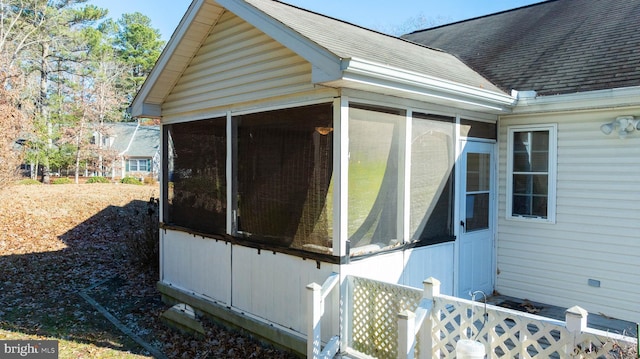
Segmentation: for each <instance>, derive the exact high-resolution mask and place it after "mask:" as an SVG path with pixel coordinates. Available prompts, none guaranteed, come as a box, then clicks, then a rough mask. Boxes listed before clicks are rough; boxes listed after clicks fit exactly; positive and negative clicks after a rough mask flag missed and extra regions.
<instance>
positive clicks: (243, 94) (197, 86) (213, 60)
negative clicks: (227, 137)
mask: <svg viewBox="0 0 640 359" xmlns="http://www.w3.org/2000/svg"><path fill="white" fill-rule="evenodd" d="M312 89H313V85H312V84H311V64H310V63H308V62H307V61H306V60H304V59H303V58H302V57H300V56H298V55H296V54H295V53H294V52H292V51H291V50H289V49H287V48H286V47H284V46H282V45H280V44H278V43H277V42H275V41H274V40H273V39H271V38H270V37H268V36H267V35H265V34H264V33H262V32H260V31H259V30H258V29H256V28H255V27H253V26H252V25H250V24H249V23H247V22H245V21H243V20H242V19H240V18H239V17H237V16H235V15H233V14H232V13H230V12H225V13H224V14H223V15H222V17H221V18H220V21H219V23H218V24H217V25H216V26H215V27H214V30H213V32H212V33H211V34H210V35H209V37H208V38H207V39H206V40H205V42H204V44H203V45H202V47H201V48H200V50H199V51H198V52H197V54H196V55H195V57H194V58H193V60H192V61H191V63H190V64H189V67H188V68H187V69H186V70H185V72H184V74H183V75H182V77H181V78H180V80H178V83H177V84H176V86H175V87H174V89H173V90H172V91H171V93H170V95H169V96H168V97H167V100H166V102H165V103H164V105H163V114H164V115H165V116H170V115H172V114H176V113H184V112H191V111H198V110H203V109H210V108H215V107H219V106H225V105H231V104H237V103H242V102H248V101H255V100H260V99H265V98H269V97H275V96H283V95H289V94H293V93H296V92H303V91H307V90H312Z"/></svg>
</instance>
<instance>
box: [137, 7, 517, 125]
mask: <svg viewBox="0 0 640 359" xmlns="http://www.w3.org/2000/svg"><path fill="white" fill-rule="evenodd" d="M225 11H230V12H232V13H233V14H235V15H236V16H238V17H240V18H242V19H243V20H244V21H247V22H248V23H250V24H251V25H252V26H254V27H256V28H257V29H259V30H260V31H262V32H264V33H265V34H267V35H268V36H269V37H270V38H272V39H274V41H277V42H279V43H280V44H282V45H284V46H285V47H287V48H289V49H290V50H292V51H294V52H295V53H296V54H298V55H299V56H301V57H302V58H304V59H306V60H307V61H309V62H310V63H311V69H312V77H311V79H312V81H313V83H315V84H323V85H327V86H335V87H348V85H349V84H359V85H361V84H363V83H364V84H367V86H374V87H375V86H378V88H379V89H382V88H384V89H389V88H390V87H391V88H394V91H396V92H393V93H391V92H389V93H390V94H400V93H402V92H404V93H407V94H409V93H411V94H415V93H422V94H424V95H425V96H431V97H432V98H449V99H451V100H453V101H462V102H463V103H467V104H470V105H472V106H477V105H480V106H482V107H489V108H493V109H497V110H501V109H502V108H504V106H509V105H510V104H511V103H512V102H513V101H512V99H511V98H510V96H508V95H507V94H506V93H504V92H503V91H501V90H500V89H499V88H498V87H496V86H495V85H494V84H492V83H491V82H490V81H488V80H487V79H486V78H484V77H483V76H481V75H479V74H478V73H477V72H475V71H474V70H472V69H471V68H469V67H468V66H467V65H465V64H464V63H463V62H462V61H460V60H459V59H457V58H456V57H455V56H452V55H450V54H447V53H445V52H442V51H439V50H435V49H432V48H428V47H426V46H421V45H417V44H414V43H411V42H409V41H406V40H403V39H399V38H396V37H392V36H388V35H384V34H381V33H377V32H375V31H371V30H367V29H364V28H361V27H358V26H355V25H352V24H349V23H346V22H343V21H340V20H336V19H333V18H329V17H326V16H323V15H320V14H316V13H313V12H310V11H307V10H303V9H300V8H297V7H294V6H291V5H288V4H285V3H282V2H279V1H275V0H194V2H193V3H192V4H191V6H190V7H189V9H188V10H187V13H186V15H185V16H184V17H183V19H182V21H181V22H180V25H179V26H178V29H177V30H176V31H175V32H174V35H173V36H172V38H171V40H170V41H169V43H168V44H167V48H166V49H165V51H163V53H162V54H161V56H160V59H159V60H158V62H157V64H156V66H155V67H154V69H153V70H152V72H151V74H150V76H149V77H148V78H147V81H146V82H145V83H144V84H143V86H142V88H141V90H140V91H139V93H138V95H137V96H136V98H135V99H134V102H133V103H132V106H131V109H132V115H133V116H134V117H137V116H147V117H160V116H161V115H162V109H161V106H162V104H163V103H164V101H165V100H166V98H167V96H168V95H169V94H170V92H171V90H172V88H173V87H174V86H175V85H176V83H177V81H178V79H179V78H180V76H182V74H183V73H184V71H185V69H186V68H187V67H188V65H189V62H190V61H191V60H192V59H193V56H194V55H195V54H196V53H197V50H198V49H199V47H200V46H201V45H202V43H203V41H205V39H206V38H207V36H208V34H210V33H211V31H212V29H213V28H214V27H215V26H216V23H217V22H218V21H219V19H220V17H221V15H222V14H223V13H224V12H225ZM381 82H384V83H381ZM398 82H402V84H401V85H400V86H395V83H398ZM449 95H452V96H451V97H448V96H449Z"/></svg>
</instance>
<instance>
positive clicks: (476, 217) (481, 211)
mask: <svg viewBox="0 0 640 359" xmlns="http://www.w3.org/2000/svg"><path fill="white" fill-rule="evenodd" d="M466 213H467V218H466V220H465V232H472V231H477V230H481V229H487V228H489V193H478V194H468V195H467V209H466Z"/></svg>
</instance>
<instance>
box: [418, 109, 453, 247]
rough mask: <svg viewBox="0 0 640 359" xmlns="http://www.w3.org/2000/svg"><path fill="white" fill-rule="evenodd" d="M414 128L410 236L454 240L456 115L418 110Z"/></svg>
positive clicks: (422, 239) (424, 240) (431, 241)
mask: <svg viewBox="0 0 640 359" xmlns="http://www.w3.org/2000/svg"><path fill="white" fill-rule="evenodd" d="M411 127H412V131H411V169H410V171H411V175H410V179H411V194H410V204H411V205H410V211H411V212H410V221H409V223H410V236H411V237H410V238H411V240H412V241H418V242H420V244H421V245H426V244H434V243H439V242H444V241H451V240H453V239H454V238H453V226H452V223H453V209H454V205H453V203H454V193H453V192H454V191H453V176H454V171H453V168H454V158H455V154H454V148H455V147H454V133H455V124H454V118H453V117H444V116H438V115H429V114H422V113H414V114H413V120H412V126H411Z"/></svg>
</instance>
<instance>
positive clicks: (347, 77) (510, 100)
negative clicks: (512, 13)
mask: <svg viewBox="0 0 640 359" xmlns="http://www.w3.org/2000/svg"><path fill="white" fill-rule="evenodd" d="M342 67H343V73H342V77H341V80H342V81H348V82H352V83H359V84H366V85H369V86H373V87H378V88H384V89H388V90H393V91H395V92H399V93H406V94H408V95H409V94H411V95H414V96H415V95H418V96H421V97H425V99H429V98H431V99H438V100H445V101H448V102H453V103H460V104H464V105H465V107H469V106H471V107H475V108H477V109H478V110H490V111H491V112H497V113H509V112H511V108H512V107H513V106H514V105H515V103H516V99H515V98H514V97H512V96H510V95H508V94H506V93H500V92H495V91H490V90H486V89H483V88H480V87H472V86H468V85H464V84H460V83H457V82H453V81H448V80H444V79H440V78H436V77H433V76H428V75H424V74H419V73H415V72H412V71H408V70H404V69H399V68H394V67H391V66H387V65H383V64H377V63H374V62H371V61H367V60H363V59H356V58H351V59H344V60H343V66H342Z"/></svg>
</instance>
